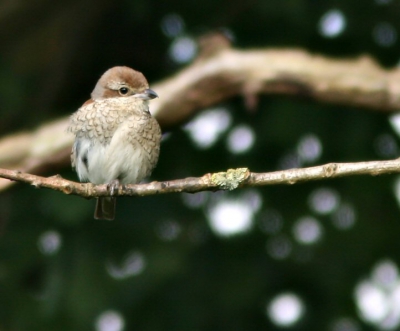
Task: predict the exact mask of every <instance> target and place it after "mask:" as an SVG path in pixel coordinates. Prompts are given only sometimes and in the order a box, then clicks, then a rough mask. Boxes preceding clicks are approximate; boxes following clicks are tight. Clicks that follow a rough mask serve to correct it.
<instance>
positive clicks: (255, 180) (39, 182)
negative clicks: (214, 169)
mask: <svg viewBox="0 0 400 331" xmlns="http://www.w3.org/2000/svg"><path fill="white" fill-rule="evenodd" d="M391 173H400V159H395V160H389V161H371V162H357V163H328V164H325V165H321V166H316V167H310V168H302V169H289V170H282V171H275V172H268V173H254V172H250V171H249V169H247V168H239V169H229V170H228V171H227V172H219V173H214V174H206V175H204V176H202V177H189V178H185V179H176V180H169V181H163V182H151V183H146V184H132V185H126V186H120V188H119V190H118V192H116V193H115V194H114V195H115V196H146V195H155V194H165V193H178V192H186V193H196V192H201V191H217V190H233V189H235V188H237V187H250V186H264V185H281V184H296V183H301V182H307V181H312V180H322V179H328V178H335V177H345V176H355V175H371V176H376V175H382V174H391ZM0 177H2V178H6V179H9V180H13V181H18V182H23V183H27V184H31V185H33V186H35V187H37V188H42V187H43V188H49V189H52V190H56V191H60V192H63V193H65V194H73V195H79V196H82V197H84V198H93V197H102V196H109V195H110V193H109V191H108V188H107V185H93V184H90V183H89V184H86V183H77V182H73V181H70V180H66V179H64V178H61V177H60V176H58V175H57V176H52V177H47V178H46V177H41V176H36V175H31V174H27V173H21V172H19V171H14V170H8V169H0Z"/></svg>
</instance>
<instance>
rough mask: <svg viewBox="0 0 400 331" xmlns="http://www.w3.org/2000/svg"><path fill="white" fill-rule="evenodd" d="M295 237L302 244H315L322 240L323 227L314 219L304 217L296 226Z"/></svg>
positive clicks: (294, 228)
mask: <svg viewBox="0 0 400 331" xmlns="http://www.w3.org/2000/svg"><path fill="white" fill-rule="evenodd" d="M293 235H294V238H295V239H296V240H297V241H298V242H299V243H301V244H314V243H316V242H317V241H319V240H320V239H321V236H322V226H321V224H320V223H319V221H317V220H316V219H315V218H313V217H302V218H300V219H299V220H298V221H297V222H296V223H295V224H294V226H293Z"/></svg>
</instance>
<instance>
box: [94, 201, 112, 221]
mask: <svg viewBox="0 0 400 331" xmlns="http://www.w3.org/2000/svg"><path fill="white" fill-rule="evenodd" d="M116 202H117V199H116V198H114V197H107V198H97V202H96V209H95V211H94V218H95V219H96V220H108V221H112V220H114V217H115V205H116Z"/></svg>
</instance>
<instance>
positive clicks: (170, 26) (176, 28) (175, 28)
mask: <svg viewBox="0 0 400 331" xmlns="http://www.w3.org/2000/svg"><path fill="white" fill-rule="evenodd" d="M184 28H185V23H184V22H183V19H182V17H181V16H179V15H178V14H168V15H165V16H164V17H163V19H162V20H161V30H162V32H163V33H164V34H165V35H166V36H167V37H169V38H174V37H176V36H178V35H180V34H181V33H182V32H183V30H184Z"/></svg>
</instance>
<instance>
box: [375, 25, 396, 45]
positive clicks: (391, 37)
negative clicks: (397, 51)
mask: <svg viewBox="0 0 400 331" xmlns="http://www.w3.org/2000/svg"><path fill="white" fill-rule="evenodd" d="M372 37H373V39H374V41H375V42H376V43H377V44H378V45H380V46H382V47H390V46H392V45H393V44H394V43H395V42H396V41H397V31H396V29H395V27H394V26H393V25H392V24H390V23H387V22H381V23H378V24H377V25H376V26H375V27H374V29H373V30H372Z"/></svg>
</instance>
